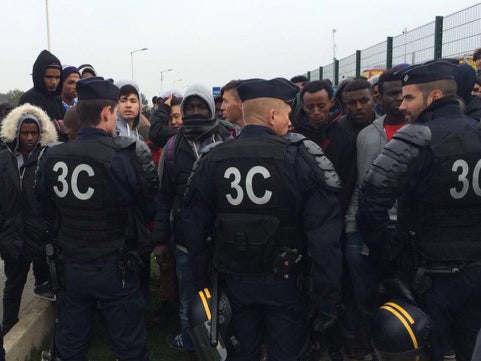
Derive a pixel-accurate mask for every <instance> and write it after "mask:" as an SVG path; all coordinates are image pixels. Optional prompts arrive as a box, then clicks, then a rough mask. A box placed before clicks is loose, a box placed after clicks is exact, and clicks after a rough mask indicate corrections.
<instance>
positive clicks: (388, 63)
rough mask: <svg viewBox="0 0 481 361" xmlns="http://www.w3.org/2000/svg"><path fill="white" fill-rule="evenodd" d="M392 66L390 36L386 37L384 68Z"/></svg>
mask: <svg viewBox="0 0 481 361" xmlns="http://www.w3.org/2000/svg"><path fill="white" fill-rule="evenodd" d="M391 68H392V36H388V37H387V47H386V69H391Z"/></svg>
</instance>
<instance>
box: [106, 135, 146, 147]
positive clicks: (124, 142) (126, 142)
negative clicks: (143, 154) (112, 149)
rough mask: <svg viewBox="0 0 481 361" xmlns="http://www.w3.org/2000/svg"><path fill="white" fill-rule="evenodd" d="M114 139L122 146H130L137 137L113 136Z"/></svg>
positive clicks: (116, 143)
mask: <svg viewBox="0 0 481 361" xmlns="http://www.w3.org/2000/svg"><path fill="white" fill-rule="evenodd" d="M112 139H113V140H114V144H115V145H117V146H119V147H120V148H128V147H130V146H132V145H133V144H134V143H136V142H137V139H135V138H132V137H126V136H118V137H113V138H112ZM139 142H140V141H139ZM137 143H138V142H137Z"/></svg>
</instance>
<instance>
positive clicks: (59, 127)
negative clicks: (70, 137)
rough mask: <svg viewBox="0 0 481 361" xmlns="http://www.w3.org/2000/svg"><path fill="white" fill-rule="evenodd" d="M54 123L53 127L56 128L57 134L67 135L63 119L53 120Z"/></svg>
mask: <svg viewBox="0 0 481 361" xmlns="http://www.w3.org/2000/svg"><path fill="white" fill-rule="evenodd" d="M54 122H55V127H56V128H57V132H58V133H59V134H67V128H66V127H65V123H64V121H63V119H59V120H57V119H55V120H54Z"/></svg>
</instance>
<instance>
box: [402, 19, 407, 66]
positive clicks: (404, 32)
mask: <svg viewBox="0 0 481 361" xmlns="http://www.w3.org/2000/svg"><path fill="white" fill-rule="evenodd" d="M407 33H408V28H404V29H403V34H404V63H406V46H407V41H406V34H407Z"/></svg>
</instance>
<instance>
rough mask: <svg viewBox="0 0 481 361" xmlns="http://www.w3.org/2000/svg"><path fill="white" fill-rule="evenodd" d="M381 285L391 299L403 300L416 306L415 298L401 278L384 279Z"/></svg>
mask: <svg viewBox="0 0 481 361" xmlns="http://www.w3.org/2000/svg"><path fill="white" fill-rule="evenodd" d="M381 285H382V287H383V289H384V292H385V293H386V295H388V296H389V298H401V299H403V300H405V301H407V302H409V303H410V304H412V305H416V301H415V300H414V296H413V294H412V292H411V290H410V289H409V287H408V285H407V284H406V283H405V282H404V281H401V280H400V279H399V278H397V277H393V278H387V279H384V280H383V281H382V282H381Z"/></svg>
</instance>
